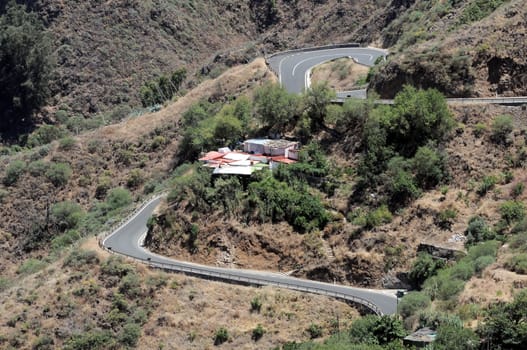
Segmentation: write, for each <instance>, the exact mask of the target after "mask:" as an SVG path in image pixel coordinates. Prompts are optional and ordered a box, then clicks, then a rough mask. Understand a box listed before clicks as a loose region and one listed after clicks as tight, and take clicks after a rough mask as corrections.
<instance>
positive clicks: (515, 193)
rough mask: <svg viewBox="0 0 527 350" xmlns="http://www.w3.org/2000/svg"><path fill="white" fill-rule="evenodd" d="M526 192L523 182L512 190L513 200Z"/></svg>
mask: <svg viewBox="0 0 527 350" xmlns="http://www.w3.org/2000/svg"><path fill="white" fill-rule="evenodd" d="M524 190H525V184H524V183H523V182H518V183H516V184H515V185H514V186H513V187H512V190H511V196H512V198H518V197H519V196H521V195H522V193H523V191H524Z"/></svg>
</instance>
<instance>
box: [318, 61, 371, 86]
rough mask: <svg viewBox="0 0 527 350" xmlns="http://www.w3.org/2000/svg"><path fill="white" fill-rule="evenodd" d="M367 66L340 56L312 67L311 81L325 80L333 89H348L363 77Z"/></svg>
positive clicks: (366, 71)
mask: <svg viewBox="0 0 527 350" xmlns="http://www.w3.org/2000/svg"><path fill="white" fill-rule="evenodd" d="M368 70H369V68H368V67H366V66H364V65H362V64H358V63H355V62H354V61H353V59H350V58H340V59H337V60H334V61H330V62H326V63H323V64H321V65H319V66H317V67H316V68H315V69H313V75H312V77H311V81H312V82H313V83H315V82H322V81H325V82H327V83H328V85H329V86H330V87H331V88H333V89H335V90H337V91H338V90H341V91H342V90H349V89H351V88H353V86H354V85H355V84H356V83H357V81H358V80H359V79H362V78H365V77H366V75H367V74H368Z"/></svg>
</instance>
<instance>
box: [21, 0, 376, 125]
mask: <svg viewBox="0 0 527 350" xmlns="http://www.w3.org/2000/svg"><path fill="white" fill-rule="evenodd" d="M24 3H27V2H24ZM30 4H31V7H32V8H33V9H34V10H35V11H37V12H38V13H39V15H40V17H41V18H42V19H43V20H44V22H45V24H46V25H47V27H48V28H49V31H50V32H51V33H52V34H53V36H54V46H55V50H56V56H57V60H58V69H57V78H56V86H55V89H54V91H55V96H54V99H53V100H52V101H51V104H52V105H54V106H58V107H61V108H63V109H64V108H65V109H67V110H68V109H70V110H71V111H73V112H75V113H82V114H84V115H88V114H90V113H94V112H98V111H101V110H108V109H112V108H113V107H115V106H117V105H121V104H125V105H130V106H131V107H137V106H139V105H140V103H139V90H140V87H141V85H143V84H144V83H145V82H147V81H149V80H152V79H153V78H155V77H157V76H159V75H160V74H167V73H171V72H173V71H174V70H176V69H177V68H181V67H184V68H186V69H187V70H188V71H189V72H191V73H194V72H195V73H197V75H196V76H193V75H192V74H191V75H192V76H191V77H190V78H189V81H188V82H187V83H188V86H189V87H192V86H195V85H196V82H197V81H199V80H200V79H202V77H201V73H202V74H204V75H212V76H217V75H218V74H219V72H221V70H222V69H224V67H225V65H227V66H233V65H235V64H239V63H247V62H248V61H249V60H252V59H253V58H255V57H256V56H258V55H261V54H262V53H263V52H273V51H276V50H281V49H286V48H291V47H300V46H304V45H315V44H326V43H331V42H345V41H348V40H354V38H353V36H351V35H350V34H349V33H351V32H352V29H353V28H355V27H357V26H358V25H359V24H360V23H361V22H362V21H364V20H365V19H366V18H368V16H369V14H370V13H371V12H372V11H373V10H375V9H376V8H378V7H379V5H378V2H376V1H373V0H368V1H360V2H359V1H347V2H340V1H333V0H332V1H322V2H321V1H311V0H301V1H295V2H294V3H293V2H289V1H262V0H252V1H242V2H240V1H234V0H229V1H216V0H215V1H202V0H198V1H177V2H174V1H168V0H155V1H147V2H145V1H138V0H133V1H128V0H126V1H125V0H112V1H105V2H64V1H57V0H36V1H32V2H30Z"/></svg>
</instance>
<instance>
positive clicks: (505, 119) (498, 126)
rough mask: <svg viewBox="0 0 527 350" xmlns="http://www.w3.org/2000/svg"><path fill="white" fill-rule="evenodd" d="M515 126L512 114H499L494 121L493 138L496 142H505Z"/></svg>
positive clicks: (492, 127)
mask: <svg viewBox="0 0 527 350" xmlns="http://www.w3.org/2000/svg"><path fill="white" fill-rule="evenodd" d="M513 128H514V126H513V123H512V117H511V116H510V115H499V116H497V117H496V118H494V120H493V121H492V126H491V129H492V135H491V138H492V140H493V141H494V142H496V143H501V144H505V143H506V142H507V136H508V135H509V134H510V133H511V132H512V130H513Z"/></svg>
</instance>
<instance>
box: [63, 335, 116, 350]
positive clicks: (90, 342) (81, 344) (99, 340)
mask: <svg viewBox="0 0 527 350" xmlns="http://www.w3.org/2000/svg"><path fill="white" fill-rule="evenodd" d="M113 339H114V337H113V335H112V333H111V332H110V331H109V330H104V331H102V330H91V331H88V332H84V333H82V334H77V335H74V336H72V337H71V338H70V339H69V340H68V341H66V342H65V343H64V350H87V349H90V350H98V349H101V350H102V349H108V348H112V347H114V346H115V341H114V340H113Z"/></svg>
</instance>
